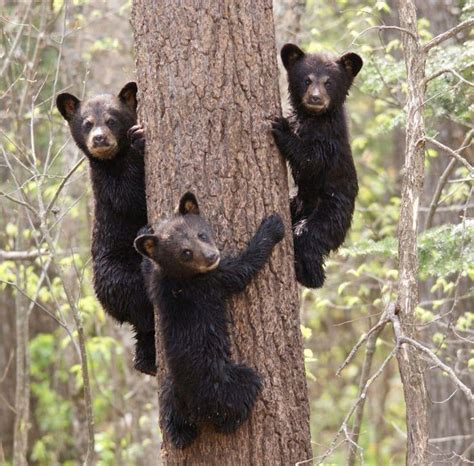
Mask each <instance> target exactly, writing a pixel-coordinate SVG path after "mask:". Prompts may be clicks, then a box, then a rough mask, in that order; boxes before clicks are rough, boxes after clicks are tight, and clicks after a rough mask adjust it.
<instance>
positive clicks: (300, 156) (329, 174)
mask: <svg viewBox="0 0 474 466" xmlns="http://www.w3.org/2000/svg"><path fill="white" fill-rule="evenodd" d="M281 58H282V61H283V65H284V66H285V68H286V70H287V72H288V89H289V94H290V100H291V104H292V107H293V113H292V115H291V116H290V118H289V119H287V118H284V117H279V118H277V119H276V120H275V121H274V122H273V125H272V132H273V135H274V138H275V142H276V144H277V146H278V149H279V150H280V153H281V154H282V155H283V157H284V158H285V159H286V160H287V161H288V162H289V165H290V168H291V171H292V174H293V178H294V180H295V183H296V185H297V188H298V192H297V194H296V195H295V196H294V197H293V198H292V199H291V201H290V208H291V218H292V226H293V240H294V249H295V269H296V278H297V280H298V281H299V282H300V283H301V284H302V285H304V286H306V287H309V288H319V287H321V286H322V285H323V283H324V279H325V274H324V261H325V259H326V257H327V256H328V255H329V252H330V251H334V250H336V249H337V248H338V247H339V246H340V245H341V244H342V243H343V242H344V239H345V236H346V233H347V230H348V229H349V227H350V225H351V222H352V215H353V213H354V203H355V198H356V196H357V192H358V184H357V173H356V170H355V167H354V161H353V159H352V152H351V147H350V144H349V133H348V129H347V122H346V115H345V111H344V101H345V99H346V96H347V94H348V92H349V89H350V87H351V85H352V82H353V80H354V78H355V76H356V75H357V73H359V71H360V69H361V68H362V59H361V58H360V57H359V55H357V54H355V53H347V54H345V55H343V56H342V57H340V58H339V59H337V60H332V59H328V58H326V57H324V56H323V55H320V54H309V53H304V52H303V51H302V50H301V49H300V48H299V47H297V46H296V45H293V44H286V45H284V46H283V48H282V50H281Z"/></svg>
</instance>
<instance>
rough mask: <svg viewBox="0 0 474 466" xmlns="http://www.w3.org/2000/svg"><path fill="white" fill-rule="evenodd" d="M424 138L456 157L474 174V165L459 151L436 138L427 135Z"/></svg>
mask: <svg viewBox="0 0 474 466" xmlns="http://www.w3.org/2000/svg"><path fill="white" fill-rule="evenodd" d="M424 140H425V141H426V142H429V143H430V144H432V145H433V146H436V147H437V148H438V149H441V150H444V151H445V152H447V153H448V154H449V155H451V156H452V157H454V158H455V159H456V160H457V161H458V162H460V163H462V164H463V165H464V166H465V167H466V168H467V169H468V170H469V173H470V175H471V176H474V167H473V166H472V165H471V164H470V163H469V162H468V161H467V160H466V159H465V158H464V157H461V156H460V155H459V153H458V152H457V151H455V150H453V149H451V148H450V147H448V146H445V145H444V144H443V143H441V142H439V141H437V140H436V139H433V138H430V137H427V136H425V137H424Z"/></svg>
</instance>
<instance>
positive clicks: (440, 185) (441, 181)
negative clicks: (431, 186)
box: [425, 129, 474, 230]
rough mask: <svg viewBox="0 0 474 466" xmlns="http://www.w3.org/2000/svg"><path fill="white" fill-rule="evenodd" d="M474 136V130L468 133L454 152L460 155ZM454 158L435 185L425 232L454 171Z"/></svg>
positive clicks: (429, 226)
mask: <svg viewBox="0 0 474 466" xmlns="http://www.w3.org/2000/svg"><path fill="white" fill-rule="evenodd" d="M473 135H474V130H472V129H471V130H470V131H468V133H467V134H466V136H465V137H464V140H463V142H462V143H461V146H460V147H459V148H458V149H457V150H456V152H457V153H458V154H461V153H462V151H463V150H464V149H466V148H467V147H469V145H470V143H471V139H472V137H473ZM456 160H457V159H456V158H452V159H451V160H450V162H449V164H448V166H447V167H446V168H445V169H444V172H443V173H442V175H441V177H440V179H439V181H438V184H437V185H436V189H435V192H434V194H433V198H432V199H431V203H430V208H429V211H428V214H427V216H426V221H425V230H428V229H429V228H431V225H432V223H433V217H434V214H435V213H436V210H437V208H438V204H439V200H440V198H441V193H442V192H443V189H444V187H445V186H446V183H447V182H448V179H449V177H450V176H451V173H452V172H453V170H454V167H455V165H456Z"/></svg>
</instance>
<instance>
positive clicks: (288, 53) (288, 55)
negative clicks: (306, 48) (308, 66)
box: [280, 44, 304, 70]
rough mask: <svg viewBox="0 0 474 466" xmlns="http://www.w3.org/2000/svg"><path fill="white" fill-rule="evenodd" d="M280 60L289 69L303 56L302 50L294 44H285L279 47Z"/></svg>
mask: <svg viewBox="0 0 474 466" xmlns="http://www.w3.org/2000/svg"><path fill="white" fill-rule="evenodd" d="M280 54H281V60H282V61H283V65H284V66H285V68H286V69H287V70H289V69H290V68H291V67H292V66H293V65H294V64H295V63H296V62H297V61H298V60H299V59H301V58H302V57H304V52H303V51H302V50H301V49H300V48H299V47H298V46H297V45H295V44H285V45H284V46H283V47H282V49H281V52H280Z"/></svg>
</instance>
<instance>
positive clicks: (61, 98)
mask: <svg viewBox="0 0 474 466" xmlns="http://www.w3.org/2000/svg"><path fill="white" fill-rule="evenodd" d="M80 105H81V101H80V100H79V99H78V98H77V97H75V96H73V95H72V94H68V93H67V92H65V93H63V94H59V95H58V96H57V97H56V107H57V108H58V110H59V113H61V115H62V116H63V118H64V119H65V120H66V121H71V120H72V119H73V118H74V115H75V114H76V112H77V109H78V108H79V106H80Z"/></svg>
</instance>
